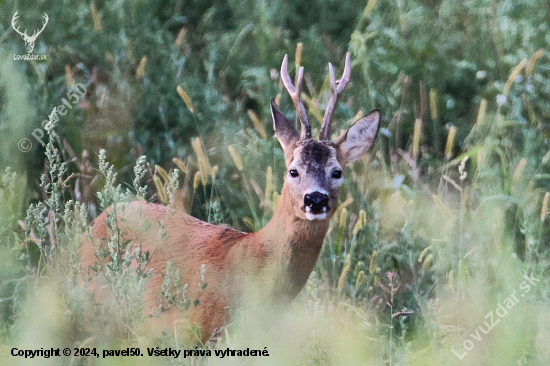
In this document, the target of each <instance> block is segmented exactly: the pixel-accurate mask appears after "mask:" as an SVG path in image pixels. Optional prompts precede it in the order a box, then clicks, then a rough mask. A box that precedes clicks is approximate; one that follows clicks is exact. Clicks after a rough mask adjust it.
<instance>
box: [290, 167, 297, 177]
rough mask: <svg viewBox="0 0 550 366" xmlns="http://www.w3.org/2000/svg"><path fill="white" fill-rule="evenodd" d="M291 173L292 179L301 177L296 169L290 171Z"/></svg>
mask: <svg viewBox="0 0 550 366" xmlns="http://www.w3.org/2000/svg"><path fill="white" fill-rule="evenodd" d="M289 173H290V176H291V177H292V178H296V177H297V176H298V175H299V174H298V171H297V170H296V169H290V171H289Z"/></svg>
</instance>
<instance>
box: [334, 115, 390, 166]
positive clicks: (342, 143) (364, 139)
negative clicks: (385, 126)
mask: <svg viewBox="0 0 550 366" xmlns="http://www.w3.org/2000/svg"><path fill="white" fill-rule="evenodd" d="M379 128H380V111H379V110H378V109H375V110H373V111H372V112H370V113H369V115H368V116H366V117H363V118H361V119H360V120H359V121H357V122H355V124H354V125H353V126H351V127H350V128H349V129H348V130H347V131H345V132H344V133H343V134H342V135H340V137H338V139H337V140H336V142H335V145H337V146H338V147H339V148H340V152H341V154H342V157H343V158H344V162H343V163H344V164H347V163H351V162H352V161H355V160H357V159H359V158H360V157H361V155H363V154H365V153H366V152H367V151H368V150H369V149H370V147H371V146H372V144H373V143H374V140H375V139H376V135H377V134H378V129H379Z"/></svg>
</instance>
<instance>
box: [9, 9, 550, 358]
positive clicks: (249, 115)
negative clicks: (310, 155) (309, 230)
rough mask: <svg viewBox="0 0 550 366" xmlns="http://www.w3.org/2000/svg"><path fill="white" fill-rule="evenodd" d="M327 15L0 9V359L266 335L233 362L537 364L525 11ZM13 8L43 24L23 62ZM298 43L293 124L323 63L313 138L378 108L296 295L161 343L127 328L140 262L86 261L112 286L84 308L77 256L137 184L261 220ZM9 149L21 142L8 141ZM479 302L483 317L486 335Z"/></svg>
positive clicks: (540, 167) (545, 316) (540, 60)
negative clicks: (342, 80)
mask: <svg viewBox="0 0 550 366" xmlns="http://www.w3.org/2000/svg"><path fill="white" fill-rule="evenodd" d="M335 4H336V3H335V2H332V1H328V0H326V1H321V0H320V1H306V0H303V1H299V0H295V1H291V2H282V1H274V2H270V3H268V2H261V1H245V2H242V1H241V2H236V1H229V2H227V1H216V0H212V1H190V2H186V3H182V2H177V1H161V2H153V1H145V0H143V1H137V2H136V1H134V2H115V3H108V2H95V3H89V2H84V1H77V2H74V3H71V5H68V4H64V3H55V4H51V5H50V4H45V3H44V4H39V5H35V4H34V3H31V2H26V1H24V2H18V3H16V2H14V1H10V0H7V1H4V2H2V3H0V10H1V11H0V29H1V30H2V32H1V33H0V34H1V35H0V58H1V59H2V61H1V62H0V168H1V170H0V177H1V179H0V263H2V264H1V265H0V359H2V362H4V363H6V364H8V365H12V364H13V365H18V364H27V363H28V360H25V359H23V358H15V357H12V356H10V355H9V353H10V350H11V348H12V347H18V348H20V349H24V348H37V349H39V348H41V347H44V348H47V347H55V348H57V347H60V348H64V347H69V348H71V349H74V348H75V347H84V348H85V347H97V349H98V350H99V352H100V358H98V359H84V358H75V359H71V358H69V357H61V358H50V359H39V360H37V361H36V364H52V365H58V364H67V365H70V364H77V365H80V364H83V365H84V364H88V362H90V363H89V364H113V365H114V364H117V365H118V364H144V363H145V364H159V363H160V364H165V363H166V364H168V363H176V364H184V365H217V364H223V365H227V364H242V363H243V360H244V359H241V358H234V359H230V358H227V357H225V358H223V359H220V358H219V357H216V356H211V357H202V358H201V357H198V358H192V359H190V358H185V359H183V358H182V359H178V360H172V359H169V358H149V357H140V358H123V357H119V358H112V359H108V358H106V359H103V358H101V354H102V350H103V349H120V348H122V347H141V349H142V352H144V353H145V350H146V348H147V347H156V346H159V347H160V348H168V347H172V348H177V349H192V348H194V347H195V346H197V347H198V348H197V349H201V350H211V352H212V353H214V350H225V349H227V348H229V349H246V348H247V347H248V348H251V349H252V348H254V349H259V350H263V349H264V347H267V350H268V351H269V357H248V358H246V361H248V362H249V364H254V365H255V364H258V365H260V364H261V365H266V364H273V365H282V364H285V365H286V364H290V365H461V364H468V365H503V364H504V365H508V364H519V365H545V364H547V359H548V355H549V354H550V346H549V344H550V299H549V295H548V291H547V290H546V289H547V288H548V284H549V280H548V278H549V277H548V271H547V269H548V268H549V265H550V262H549V249H550V246H549V240H550V230H549V226H548V217H547V213H548V195H547V192H549V191H550V153H549V152H548V151H549V141H548V138H549V132H548V131H549V130H550V129H549V126H548V121H549V117H550V104H549V102H548V101H549V100H550V81H549V80H550V59H549V57H548V55H547V53H548V47H549V43H550V39H549V38H548V29H549V21H548V19H550V18H549V14H550V8H549V6H548V4H547V2H544V1H535V0H532V1H531V0H525V1H514V2H512V1H496V0H483V1H471V2H465V3H457V2H452V1H398V2H393V1H383V0H379V1H375V0H370V1H368V2H366V3H358V2H346V3H345V4H340V5H338V7H337V6H336V5H335ZM15 10H19V12H20V14H21V18H20V20H19V21H20V22H29V24H31V23H32V22H33V21H37V22H39V21H40V17H41V16H42V14H43V13H44V12H46V13H47V14H48V15H49V17H50V23H49V24H48V26H47V27H46V28H45V30H44V32H43V33H42V34H41V35H40V36H39V38H38V39H39V41H37V45H36V46H35V51H34V52H35V53H47V55H48V60H47V61H46V62H23V61H14V60H13V56H12V54H13V53H16V54H22V53H24V52H25V51H24V48H23V41H22V39H21V38H20V37H19V35H17V34H16V33H15V32H13V30H10V29H11V28H10V22H11V16H12V15H13V13H14V12H15ZM336 10H338V11H336ZM33 24H34V23H33ZM28 27H29V29H30V28H31V26H30V25H29V26H28ZM298 42H302V43H303V54H302V58H301V64H302V65H304V66H305V71H306V84H307V85H306V86H305V87H304V92H305V94H306V96H307V99H306V100H307V104H308V107H309V111H310V113H309V115H310V120H311V122H312V128H313V135H314V136H316V135H317V134H318V132H319V128H320V121H319V117H318V116H319V115H322V113H323V112H324V108H325V105H326V101H327V100H328V96H329V85H328V79H327V78H326V75H327V63H328V62H332V63H333V64H334V65H335V68H336V69H337V70H336V72H337V73H338V71H341V69H342V66H343V62H342V61H343V59H344V53H345V52H346V51H348V50H349V51H350V52H351V55H352V61H353V63H352V78H351V81H352V83H351V84H350V85H349V87H348V90H347V91H346V92H345V95H344V97H343V98H342V101H341V102H340V105H339V106H338V108H337V110H336V116H335V117H336V118H335V119H336V121H335V126H336V127H335V128H334V129H335V131H334V134H337V133H338V132H339V130H340V129H345V128H348V127H349V125H350V124H351V123H352V122H353V120H354V116H355V115H356V113H357V112H359V111H361V112H362V113H364V114H365V113H368V112H369V111H370V110H371V109H373V108H380V110H381V111H382V115H383V121H382V130H381V133H380V134H379V137H378V140H377V143H376V146H375V147H373V149H372V150H371V151H370V152H369V154H368V156H367V157H366V158H364V159H363V160H360V161H357V162H355V163H353V164H351V165H350V166H348V167H346V170H345V171H344V179H345V182H344V185H343V186H342V187H341V190H340V208H339V210H338V212H337V213H336V214H335V216H334V218H333V219H332V222H331V227H330V229H329V233H328V235H327V237H326V239H325V242H324V247H323V250H322V252H321V255H320V258H319V260H318V261H317V263H316V266H315V269H314V272H313V273H312V275H311V276H310V279H309V281H308V283H307V285H306V287H305V288H304V290H303V291H302V292H301V293H300V295H299V296H298V298H297V299H296V301H295V302H294V303H293V304H292V305H291V306H290V307H289V308H288V309H286V310H285V311H284V312H275V311H274V310H273V309H264V308H262V306H261V304H260V306H253V305H251V306H249V307H246V308H243V309H236V311H235V316H234V321H233V323H232V324H231V325H230V326H229V327H227V328H226V329H225V330H224V331H223V332H222V336H221V338H220V340H219V341H218V342H217V343H208V344H197V343H196V342H195V341H193V340H192V339H193V338H194V336H195V337H196V335H197V333H198V332H200V330H199V329H197V328H193V327H192V326H190V325H189V326H182V327H180V328H170V329H167V330H166V331H165V332H164V333H162V334H160V335H159V334H158V333H155V332H153V331H148V330H147V328H146V327H144V326H143V324H144V319H141V315H140V314H141V313H140V309H141V303H140V299H141V291H142V289H143V285H144V282H145V281H147V279H148V278H149V276H150V275H149V274H148V273H146V272H144V271H141V270H140V269H139V268H137V269H136V268H131V267H130V266H129V265H128V261H124V260H121V261H120V262H119V263H117V266H112V267H108V266H100V267H98V270H99V272H100V275H101V276H102V278H103V279H104V281H105V282H104V284H105V285H106V286H109V287H110V288H111V290H112V291H113V293H114V294H115V295H116V296H114V298H113V299H111V300H112V301H107V300H106V301H104V302H102V303H101V304H98V303H96V301H94V300H93V298H92V297H91V295H90V293H89V291H87V287H88V285H89V284H88V283H86V282H85V281H82V278H81V276H79V272H80V264H79V256H78V252H77V251H78V248H79V246H80V243H81V238H82V235H87V232H88V230H89V228H90V227H91V226H90V224H91V220H92V219H93V217H94V216H96V215H97V214H99V213H100V212H101V211H102V210H103V209H105V208H106V207H107V206H109V205H110V204H112V203H113V202H125V201H128V200H132V199H137V196H139V198H140V199H146V200H149V201H152V202H157V203H164V204H170V205H172V206H177V207H183V208H185V209H186V210H187V211H188V212H190V213H192V214H193V215H194V216H196V217H198V218H200V219H203V220H206V221H209V222H212V223H217V224H219V223H224V224H230V225H232V226H233V227H235V228H237V229H239V230H244V231H255V230H258V229H259V228H261V227H263V226H264V225H265V224H266V223H267V222H268V221H269V219H270V218H271V216H272V214H273V208H274V206H275V204H276V202H277V199H278V193H279V192H280V190H281V187H282V183H283V176H284V174H285V166H284V158H283V154H282V149H281V148H280V146H279V145H278V142H277V141H276V139H275V138H273V132H272V127H271V124H272V123H271V116H270V113H269V101H270V99H271V98H275V97H277V96H278V95H279V94H280V95H281V96H280V98H281V103H280V104H281V108H282V110H283V111H284V112H288V116H289V117H292V118H294V116H295V114H294V112H293V109H294V108H293V106H292V103H291V101H290V98H288V96H287V95H286V92H285V91H284V88H282V86H281V83H280V81H279V80H280V77H279V75H278V69H279V67H280V62H281V61H282V58H283V56H284V54H285V53H288V54H289V58H290V63H291V70H290V71H291V73H292V72H294V70H293V65H292V60H293V59H294V55H295V49H296V45H297V43H298ZM144 57H146V58H144ZM77 82H79V83H82V84H83V85H85V86H86V88H87V90H88V94H87V95H86V97H85V98H84V100H83V101H82V102H81V103H80V104H79V106H78V108H74V109H72V110H70V111H69V112H68V113H67V114H66V115H65V116H64V117H63V118H60V120H59V122H58V123H57V125H56V126H55V127H54V130H51V131H50V140H49V144H48V145H47V146H39V144H38V143H37V142H36V141H35V140H33V138H32V136H31V132H33V130H34V129H35V128H39V127H40V122H41V121H42V120H44V119H46V118H47V116H48V115H50V113H51V111H52V108H53V107H54V106H57V105H59V104H60V103H61V102H60V101H61V99H62V98H64V97H65V96H66V93H67V91H68V90H69V89H70V87H71V85H72V83H77ZM178 86H179V87H180V92H178V90H177V87H178ZM183 95H185V98H183ZM254 120H255V121H254ZM415 126H416V128H415ZM54 131H55V133H54ZM21 138H29V139H31V141H32V143H33V145H34V146H33V148H32V149H31V151H30V152H28V153H23V152H21V151H20V150H18V148H17V143H18V141H19V139H21ZM197 138H198V139H197ZM229 146H231V148H230V149H231V150H232V151H233V152H232V153H230V151H229V149H228V147H229ZM100 149H105V152H104V153H100ZM85 150H86V153H83V151H85ZM142 155H145V156H146V158H145V159H140V156H142ZM173 158H177V159H179V160H178V161H177V164H176V163H174V162H173V160H172V159H173ZM107 162H109V164H107ZM7 167H10V168H9V169H7V170H6V168H7ZM111 167H112V168H111ZM176 168H178V169H179V170H180V173H178V174H177V177H176V176H175V175H174V174H175V173H174V169H176ZM197 173H200V174H197ZM176 178H177V179H176ZM178 188H179V190H178ZM174 192H175V193H174ZM111 224H112V225H114V224H113V223H111ZM111 230H113V232H116V227H115V226H111ZM144 230H146V227H144ZM110 243H111V244H110V245H111V247H112V248H115V247H117V246H125V245H126V243H120V242H118V241H117V238H116V236H113V238H112V239H111V241H110ZM127 249H131V247H127ZM105 255H108V254H105ZM132 255H133V256H134V257H133V258H136V259H137V260H138V261H140V260H144V258H143V257H142V255H145V254H144V253H139V252H133V253H132ZM207 276H208V269H206V281H207V280H208V279H207ZM525 276H528V277H529V278H530V279H531V281H535V282H534V283H535V284H531V283H530V282H529V281H528V280H527V279H526V278H525ZM531 276H534V277H531ZM177 277H178V276H177V275H176V274H172V276H167V278H169V279H170V280H169V281H168V282H167V283H166V294H165V295H166V299H165V301H166V302H165V303H164V304H165V305H167V306H168V305H171V306H180V307H181V308H182V310H184V311H185V308H186V307H188V306H192V305H191V302H192V301H194V300H195V299H184V300H181V301H179V300H178V299H175V298H174V297H173V295H174V294H178V296H180V295H181V294H182V289H183V288H184V287H183V286H184V284H181V283H178V281H177ZM532 278H535V280H533V279H532ZM539 278H540V282H536V279H539ZM527 285H530V287H529V288H528V290H527V287H526V286H527ZM178 290H179V291H180V292H179V293H178ZM522 295H523V296H522ZM514 296H515V297H516V298H517V299H518V301H515V300H514V301H512V300H513V299H514ZM510 299H512V300H510ZM178 301H179V302H178ZM506 305H508V306H509V308H508V309H506V310H507V311H508V312H507V313H506V314H505V316H504V317H502V318H500V317H499V315H498V313H497V309H498V312H499V313H501V314H503V313H504V310H502V308H501V306H506ZM490 312H492V314H493V317H494V321H496V320H497V319H499V320H500V321H499V323H498V324H497V325H496V326H495V327H494V329H491V330H490V331H488V332H486V333H487V334H485V332H484V331H483V330H487V329H488V326H487V324H485V323H484V322H487V323H488V324H490V317H491V315H490V314H491V313H490ZM480 327H481V328H480ZM470 346H471V347H470ZM464 347H466V348H470V350H468V351H467V353H466V354H465V355H464V353H465V352H466V351H465V349H464ZM453 350H454V352H453ZM455 352H456V354H458V355H464V358H463V359H462V360H460V359H459V357H457V356H456V355H455Z"/></svg>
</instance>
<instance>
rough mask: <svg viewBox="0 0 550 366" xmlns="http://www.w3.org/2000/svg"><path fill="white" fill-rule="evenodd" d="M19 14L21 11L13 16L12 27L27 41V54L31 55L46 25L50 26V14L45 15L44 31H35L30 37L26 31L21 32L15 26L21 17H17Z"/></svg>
mask: <svg viewBox="0 0 550 366" xmlns="http://www.w3.org/2000/svg"><path fill="white" fill-rule="evenodd" d="M17 13H19V11H16V12H15V14H13V17H12V18H11V26H12V28H13V29H14V30H15V31H16V32H17V33H19V34H20V35H21V37H22V38H23V40H24V41H25V48H26V49H27V53H31V52H32V50H33V49H34V42H35V41H36V38H37V37H38V36H39V35H40V33H42V31H43V30H44V28H46V24H48V20H49V18H48V14H46V13H44V20H45V22H43V23H42V29H40V30H35V31H34V32H33V34H32V36H28V35H27V30H26V29H25V31H24V32H21V31H20V30H19V27H16V26H15V21H16V20H17V18H18V17H19V15H17Z"/></svg>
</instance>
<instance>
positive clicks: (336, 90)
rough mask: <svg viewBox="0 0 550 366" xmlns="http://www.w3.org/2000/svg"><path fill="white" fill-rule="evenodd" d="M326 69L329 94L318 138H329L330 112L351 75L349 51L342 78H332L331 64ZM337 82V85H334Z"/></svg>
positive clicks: (332, 110) (332, 69)
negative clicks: (328, 80) (328, 78)
mask: <svg viewBox="0 0 550 366" xmlns="http://www.w3.org/2000/svg"><path fill="white" fill-rule="evenodd" d="M328 71H329V77H330V91H331V96H330V99H329V101H328V104H327V109H326V110H325V115H324V116H323V124H322V126H321V132H319V140H327V141H328V140H330V120H331V119H332V113H333V112H334V109H335V107H336V104H338V100H340V97H341V96H342V92H343V91H344V89H345V88H346V84H347V83H348V81H349V78H350V75H351V56H350V53H349V52H348V53H346V62H345V66H344V73H343V74H342V78H341V79H340V80H338V81H335V80H334V68H333V67H332V64H331V63H330V62H329V63H328ZM336 83H338V86H336Z"/></svg>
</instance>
